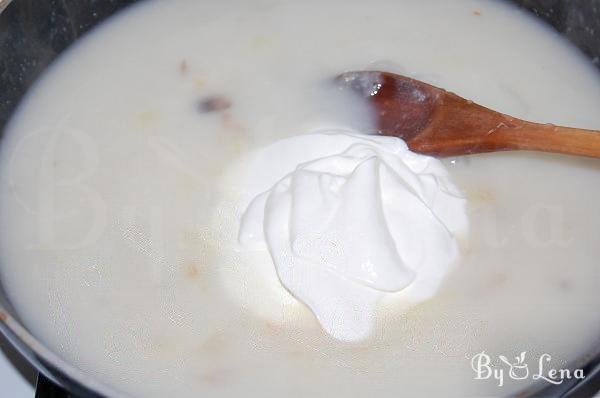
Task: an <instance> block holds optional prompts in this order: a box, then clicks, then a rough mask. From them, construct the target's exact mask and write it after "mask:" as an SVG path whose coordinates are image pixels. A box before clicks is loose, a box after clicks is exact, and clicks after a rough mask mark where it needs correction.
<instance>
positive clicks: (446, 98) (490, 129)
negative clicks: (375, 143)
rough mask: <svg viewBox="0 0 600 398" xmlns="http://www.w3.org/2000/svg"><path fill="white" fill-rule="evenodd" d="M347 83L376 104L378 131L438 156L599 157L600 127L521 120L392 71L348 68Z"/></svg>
mask: <svg viewBox="0 0 600 398" xmlns="http://www.w3.org/2000/svg"><path fill="white" fill-rule="evenodd" d="M337 81H338V82H339V83H340V84H341V85H342V87H349V88H351V89H352V90H353V91H354V92H357V93H358V94H360V95H361V96H363V97H365V98H367V99H368V101H369V103H370V104H372V105H373V106H374V110H375V111H376V118H377V123H378V133H379V134H382V135H391V136H396V137H400V138H402V139H403V140H404V141H406V143H407V144H408V146H409V148H410V149H411V150H412V151H414V152H419V153H423V154H427V155H433V156H439V157H444V156H458V155H467V154H473V153H483V152H495V151H511V150H517V149H522V150H530V151H543V152H556V153H564V154H571V155H583V156H591V157H600V131H593V130H582V129H576V128H569V127H558V126H554V125H551V124H538V123H532V122H527V121H524V120H520V119H517V118H514V117H511V116H508V115H504V114H502V113H499V112H495V111H493V110H491V109H488V108H485V107H483V106H481V105H478V104H475V103H474V102H473V101H469V100H466V99H464V98H461V97H459V96H458V95H456V94H453V93H450V92H448V91H446V90H443V89H441V88H437V87H434V86H431V85H429V84H426V83H423V82H420V81H418V80H414V79H411V78H408V77H404V76H400V75H396V74H393V73H388V72H375V71H365V72H348V73H344V74H342V75H340V76H338V78H337Z"/></svg>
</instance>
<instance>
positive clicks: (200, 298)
mask: <svg viewBox="0 0 600 398" xmlns="http://www.w3.org/2000/svg"><path fill="white" fill-rule="evenodd" d="M367 68H368V69H385V70H390V71H398V72H401V73H403V74H406V75H410V76H413V77H415V78H418V79H421V80H425V81H427V82H429V83H432V84H435V85H437V86H440V87H445V88H447V89H449V90H451V91H454V92H456V93H458V94H460V95H462V96H463V97H466V98H470V99H472V100H474V101H476V102H478V103H481V104H483V105H486V106H488V107H491V108H494V109H497V110H499V111H502V112H505V113H509V114H512V115H514V116H517V117H521V118H526V119H529V120H533V121H543V122H549V123H550V122H551V123H555V124H562V125H572V126H577V127H583V128H586V127H587V128H600V113H599V112H598V109H599V107H600V77H599V75H598V73H597V71H596V70H594V69H593V68H592V66H591V65H589V64H588V63H587V61H586V60H584V59H583V57H582V56H581V55H580V54H579V53H578V52H577V51H576V50H574V49H573V48H571V47H570V46H569V45H568V44H566V43H565V42H564V41H563V40H562V39H561V38H560V37H559V36H558V35H556V34H555V33H553V32H551V31H550V30H549V29H548V28H546V27H544V26H541V25H540V24H538V22H536V21H534V20H532V19H531V18H530V17H529V16H527V15H525V14H523V13H522V12H521V11H519V10H517V9H515V8H512V7H511V6H508V5H507V4H504V3H503V2H500V1H481V0H477V1H476V0H456V1H452V2H450V1H446V0H428V1H422V0H402V1H393V0H371V1H357V0H343V1H342V0H327V1H312V0H305V1H279V0H256V1H252V2H249V1H242V0H232V1H217V0H207V1H193V0H179V1H170V2H167V1H159V0H151V1H145V2H142V3H140V4H139V5H136V6H134V7H132V8H130V9H129V10H127V11H126V12H124V13H121V14H120V15H118V16H116V17H114V18H112V19H111V20H110V21H109V22H108V23H105V24H103V25H102V26H101V27H99V28H98V29H96V30H95V31H94V32H93V33H91V34H89V35H87V36H86V37H85V38H84V39H82V40H80V41H79V42H78V43H77V44H76V45H75V46H74V47H73V48H72V49H70V50H69V51H68V52H67V53H66V54H65V55H63V56H62V57H61V58H60V59H59V60H58V61H57V62H56V63H55V64H54V65H53V66H52V67H51V68H50V69H49V70H48V72H47V73H46V74H45V76H44V77H43V78H42V79H41V80H40V81H39V82H38V83H37V85H36V86H35V87H34V88H33V89H32V90H31V92H30V94H29V95H28V96H27V98H26V99H25V101H24V102H23V103H22V105H21V106H20V108H19V110H18V112H17V113H16V114H15V116H14V118H13V119H12V121H11V123H10V125H9V126H8V128H7V131H6V133H5V137H4V140H3V143H2V147H1V156H0V219H1V220H2V222H1V226H0V228H1V233H0V253H1V254H0V259H1V269H0V271H1V276H2V281H3V285H4V287H5V288H6V290H7V292H8V294H9V295H10V298H11V300H12V302H13V304H14V306H15V308H16V309H17V311H18V313H19V315H20V317H21V319H22V320H23V322H24V323H25V324H26V325H27V326H28V327H29V329H30V330H31V331H32V332H33V333H34V334H35V335H36V336H37V337H38V338H39V339H40V340H42V341H43V342H44V343H45V344H47V345H48V346H49V347H51V348H52V349H53V350H55V351H56V352H57V353H59V354H60V355H61V356H62V357H64V358H65V359H66V360H68V361H69V362H72V363H73V364H75V365H76V366H78V367H80V368H81V369H83V370H85V371H87V372H90V373H91V374H93V375H94V376H95V377H97V378H99V379H100V380H102V381H104V382H106V383H107V384H109V385H111V386H112V387H114V388H115V389H116V390H119V391H122V392H124V393H126V394H129V395H132V396H136V397H164V396H168V395H171V396H176V397H196V396H198V394H205V395H206V396H210V397H238V396H256V397H276V396H277V397H279V396H286V397H307V396H311V397H365V396H370V395H374V394H377V396H380V397H397V396H401V395H407V396H424V397H431V396H450V395H454V396H482V395H486V396H500V395H506V394H510V393H513V392H515V391H518V390H521V389H523V388H526V387H527V386H529V385H530V384H531V383H533V381H532V379H531V377H529V378H527V379H525V380H521V381H517V380H513V379H511V378H510V377H508V376H506V377H505V380H504V383H503V386H501V387H499V386H498V384H499V382H498V380H494V379H488V380H475V376H476V374H475V372H474V371H473V369H472V361H471V358H473V356H474V355H475V354H478V353H481V352H482V351H485V352H486V353H488V354H489V355H490V356H491V358H492V359H493V361H494V364H495V365H497V366H498V368H500V367H501V366H502V364H501V363H500V362H499V360H498V358H499V355H504V356H506V357H508V358H511V359H512V358H514V357H516V356H518V355H519V354H520V353H521V352H526V359H525V362H526V363H528V364H529V365H530V366H531V370H532V372H537V369H538V359H539V358H540V356H541V355H542V354H549V355H551V356H552V360H551V361H550V362H549V363H547V364H545V365H544V366H545V369H549V368H551V367H557V368H559V367H565V366H567V364H568V363H569V362H570V361H572V360H574V359H576V358H579V357H580V356H581V355H583V354H585V353H586V352H589V350H590V347H593V346H594V345H595V344H597V338H598V336H599V333H600V312H598V310H597V303H598V302H599V301H600V290H599V289H598V282H600V267H598V258H600V245H598V242H599V241H600V229H599V228H598V225H600V207H598V206H597V203H598V200H599V199H600V163H599V162H598V160H593V159H578V158H572V157H566V156H557V155H542V154H532V153H503V154H490V155H482V156H470V157H463V158H456V159H445V160H444V164H445V165H446V166H447V167H448V169H449V171H450V174H451V177H452V179H453V181H454V182H455V183H456V185H457V186H458V187H459V188H460V189H461V191H462V192H463V193H464V194H465V196H466V198H467V202H468V215H469V223H470V233H469V239H468V240H467V241H466V242H464V244H463V246H464V247H463V248H462V249H463V250H462V255H461V258H460V261H459V264H457V266H456V268H455V269H454V270H453V272H452V273H451V274H450V275H449V277H448V278H447V279H446V281H445V283H444V284H443V286H442V288H441V289H440V291H439V292H438V294H437V295H436V296H435V297H434V298H433V299H431V300H429V301H427V302H424V303H421V304H420V305H418V306H416V307H414V308H412V309H410V310H408V311H402V310H401V308H399V307H401V305H400V304H399V303H393V302H390V303H384V304H383V305H381V307H380V308H379V312H378V315H377V324H376V326H375V332H374V333H373V334H372V336H371V337H370V338H369V339H367V340H366V341H362V342H359V343H344V342H340V341H338V340H336V339H334V338H332V337H331V336H329V335H328V334H326V333H325V332H324V331H323V330H322V329H321V328H320V326H319V324H318V323H317V322H316V320H315V319H314V316H313V315H312V313H311V312H310V311H308V310H307V309H306V308H305V307H304V306H303V305H302V304H300V303H298V302H297V301H295V300H294V299H292V298H291V297H289V296H282V298H281V299H280V297H279V296H269V295H267V294H265V293H264V291H263V290H262V288H261V286H262V285H261V284H262V283H263V282H264V281H261V280H260V279H259V278H256V277H255V275H254V272H253V266H256V264H257V262H260V263H261V264H264V262H265V261H266V262H267V263H268V261H269V258H266V259H265V257H264V256H263V257H255V256H252V255H250V254H247V253H244V252H240V251H239V250H237V247H238V246H237V232H238V227H239V224H238V221H239V220H238V219H237V218H236V217H235V216H234V213H235V211H234V207H235V204H236V201H237V198H238V197H239V196H240V195H242V194H243V192H240V186H241V185H242V184H240V185H238V184H237V183H236V182H235V181H232V179H230V178H225V176H226V175H227V174H228V170H230V168H231V167H239V162H240V159H242V158H243V156H244V155H245V154H246V153H247V152H249V151H251V150H253V149H255V148H260V147H262V146H264V145H266V144H268V143H271V142H273V141H274V140H276V139H279V138H285V137H290V136H294V135H299V134H306V133H310V132H313V131H315V130H317V129H323V128H352V129H355V130H356V129H358V130H361V129H363V128H364V127H365V126H368V125H369V123H370V120H369V117H368V116H367V114H366V112H364V109H362V107H361V104H359V103H355V102H354V101H353V100H352V99H350V98H347V97H346V96H343V95H340V93H339V92H337V91H335V90H332V89H331V86H330V85H329V83H328V81H329V80H330V79H331V78H332V77H333V76H335V75H337V74H339V73H340V72H343V71H347V70H360V69H367ZM424 239H426V237H424ZM240 292H242V293H243V294H242V293H240ZM506 371H507V372H508V370H506Z"/></svg>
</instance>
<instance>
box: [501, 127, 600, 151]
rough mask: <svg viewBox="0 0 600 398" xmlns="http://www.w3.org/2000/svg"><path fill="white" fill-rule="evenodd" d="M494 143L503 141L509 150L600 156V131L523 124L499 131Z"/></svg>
mask: <svg viewBox="0 0 600 398" xmlns="http://www.w3.org/2000/svg"><path fill="white" fill-rule="evenodd" d="M490 138H491V137H490ZM492 140H494V141H495V140H497V142H498V143H500V142H502V143H503V144H504V145H506V148H505V149H509V150H510V149H520V150H530V151H542V152H554V153H562V154H567V155H580V156H589V157H600V131H595V130H584V129H577V128H571V127H560V126H554V125H551V124H538V123H531V122H526V121H520V123H516V126H511V127H503V128H501V129H499V131H498V135H497V137H494V138H492Z"/></svg>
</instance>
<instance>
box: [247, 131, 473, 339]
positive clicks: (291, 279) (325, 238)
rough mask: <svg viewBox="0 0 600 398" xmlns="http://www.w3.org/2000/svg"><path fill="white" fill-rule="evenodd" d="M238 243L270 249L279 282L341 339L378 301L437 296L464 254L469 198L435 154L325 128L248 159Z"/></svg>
mask: <svg viewBox="0 0 600 398" xmlns="http://www.w3.org/2000/svg"><path fill="white" fill-rule="evenodd" d="M245 165H246V166H247V171H246V175H248V176H251V177H249V178H250V179H251V180H252V181H250V182H249V183H248V192H247V193H248V194H250V196H254V198H253V199H252V200H251V202H250V203H249V205H248V206H247V209H246V211H245V213H244V215H243V217H242V219H241V225H240V231H239V241H240V243H241V245H242V247H243V248H245V249H249V250H268V252H269V253H270V255H271V258H272V260H273V264H274V268H275V270H276V272H277V276H278V278H279V281H280V282H281V284H282V285H283V286H284V287H285V288H286V289H287V290H288V291H289V292H290V293H291V294H292V295H293V296H294V297H296V298H297V299H298V300H300V301H302V302H303V303H305V304H306V305H307V306H308V307H309V308H310V310H311V311H312V312H313V313H314V314H315V316H316V317H317V319H318V321H319V322H320V324H321V325H322V327H323V328H324V329H325V330H326V331H327V332H328V333H329V334H331V335H332V336H334V337H335V338H338V339H341V340H347V341H356V340H361V339H364V338H366V337H367V336H368V335H369V334H370V332H371V330H372V327H373V323H374V317H375V311H376V305H377V303H378V301H379V300H380V299H381V298H382V297H384V296H386V295H391V294H394V293H397V292H401V291H403V292H404V293H403V294H404V297H405V298H406V299H408V300H411V301H417V302H418V301H421V300H424V299H426V298H429V297H431V296H432V295H433V294H434V293H435V292H436V290H437V289H438V287H439V285H440V283H441V282H442V279H443V277H444V276H445V274H446V273H447V271H448V269H449V267H450V266H451V265H452V263H454V262H455V261H456V259H457V256H458V247H457V242H456V236H457V235H463V234H465V233H466V230H467V217H466V212H465V200H464V199H463V198H462V197H461V195H460V192H459V191H458V189H457V188H456V187H455V186H454V185H453V184H452V183H451V181H450V179H449V177H448V173H447V171H446V170H445V168H444V167H443V165H442V163H441V162H439V161H438V160H436V159H434V158H431V157H428V156H423V155H418V154H415V153H412V152H410V151H409V150H408V148H407V146H406V144H405V143H404V142H403V141H402V140H400V139H398V138H392V137H380V136H366V135H360V134H354V133H348V132H326V133H315V134H308V135H303V136H297V137H293V138H288V139H285V140H281V141H277V142H275V143H273V144H271V145H269V146H267V147H265V148H263V149H262V150H260V151H258V153H255V154H254V155H253V157H252V159H251V160H249V161H248V162H247V163H246V164H245Z"/></svg>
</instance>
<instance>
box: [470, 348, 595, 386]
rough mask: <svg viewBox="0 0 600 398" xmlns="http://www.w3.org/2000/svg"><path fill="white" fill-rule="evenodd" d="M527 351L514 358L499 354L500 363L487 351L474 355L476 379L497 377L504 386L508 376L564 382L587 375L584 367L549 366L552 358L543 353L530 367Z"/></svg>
mask: <svg viewBox="0 0 600 398" xmlns="http://www.w3.org/2000/svg"><path fill="white" fill-rule="evenodd" d="M526 356H527V351H523V352H521V353H520V354H519V355H517V356H516V357H514V360H510V359H508V358H507V357H506V356H504V355H498V359H499V361H497V362H498V364H494V363H492V357H491V356H490V355H489V354H487V353H486V352H485V351H481V352H480V353H479V354H476V355H474V356H473V357H472V358H471V368H472V369H473V371H474V372H475V380H488V379H495V380H496V381H497V382H498V386H499V387H502V386H503V385H504V381H505V380H506V378H507V377H508V378H510V379H512V380H526V379H531V380H544V381H546V382H548V383H551V384H555V385H558V384H562V383H563V382H564V381H565V380H570V379H578V380H583V379H584V378H585V375H584V373H583V369H575V370H570V369H557V368H552V367H549V366H548V363H549V362H550V361H551V360H552V356H550V354H542V355H541V356H540V357H539V358H538V360H537V362H536V363H535V366H532V367H531V368H530V366H529V364H528V363H527V362H526V359H527V358H526Z"/></svg>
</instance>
